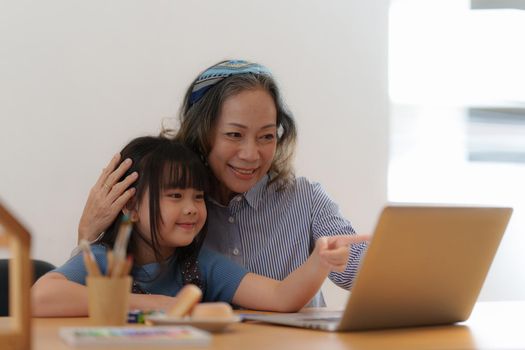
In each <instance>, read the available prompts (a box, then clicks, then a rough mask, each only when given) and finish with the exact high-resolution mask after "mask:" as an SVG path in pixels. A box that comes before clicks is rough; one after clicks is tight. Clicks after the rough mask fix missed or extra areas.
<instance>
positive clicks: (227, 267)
mask: <svg viewBox="0 0 525 350" xmlns="http://www.w3.org/2000/svg"><path fill="white" fill-rule="evenodd" d="M121 154H122V159H126V158H130V159H132V161H133V166H132V167H131V168H130V169H129V170H128V173H127V174H126V175H125V176H127V175H128V174H131V173H132V172H135V171H136V172H138V173H139V174H141V175H140V177H139V179H138V181H137V182H136V184H135V188H136V195H135V196H134V197H133V198H132V199H131V200H130V201H129V202H128V203H127V205H126V207H125V209H124V210H123V213H121V214H120V215H119V216H118V217H117V218H116V219H115V221H114V222H113V223H112V225H111V226H110V227H109V229H108V230H107V231H106V232H105V233H104V235H103V236H102V237H101V239H100V240H98V241H97V242H96V243H94V244H93V245H92V250H93V253H94V255H95V258H96V260H97V263H98V264H99V266H100V267H101V270H102V271H103V272H104V271H105V270H106V268H107V262H106V252H107V250H108V249H110V248H112V246H113V244H114V242H115V238H116V234H117V231H118V228H119V224H120V221H121V218H122V215H124V214H127V215H128V216H129V217H130V218H131V221H132V222H133V230H132V234H131V238H130V242H129V245H128V253H129V254H131V255H132V256H133V262H134V266H133V269H132V271H131V274H132V277H133V280H134V282H133V293H132V295H131V298H130V308H132V309H170V308H171V307H172V306H173V305H174V303H176V298H174V296H175V295H176V294H177V292H178V291H179V290H180V289H181V288H182V287H183V286H184V285H185V284H188V283H193V284H196V285H197V286H198V287H200V288H201V290H202V292H203V300H204V301H225V302H228V303H233V304H236V305H239V306H241V307H243V308H249V309H260V310H270V311H282V312H290V311H296V310H298V309H300V308H301V307H303V306H304V305H305V304H306V303H307V302H308V301H309V300H310V299H311V298H312V297H313V296H314V295H315V293H316V292H317V290H318V289H319V288H320V286H321V284H322V282H323V281H324V279H325V277H326V276H327V274H328V273H329V272H330V271H331V270H335V271H341V270H344V268H345V266H346V262H347V259H348V252H349V249H348V245H349V244H352V243H357V242H358V241H361V240H362V239H363V238H362V237H359V236H355V235H354V236H333V237H323V238H321V239H318V240H317V242H316V244H315V248H314V250H313V252H312V254H311V255H310V257H309V259H308V260H307V261H306V262H305V263H304V264H303V265H301V266H300V267H298V268H297V269H296V270H295V271H293V272H292V273H291V274H290V275H289V276H288V277H287V278H285V279H284V280H283V281H278V280H273V279H270V278H267V277H263V276H260V275H256V274H253V273H249V272H247V271H246V269H244V268H243V267H241V266H239V265H237V264H235V263H234V262H232V261H231V260H229V259H228V258H226V257H224V256H222V255H220V254H218V253H216V252H214V251H211V250H208V249H205V248H203V249H201V245H202V242H203V240H204V237H205V235H206V204H205V193H206V191H207V189H208V179H209V175H208V172H207V169H206V168H205V166H204V165H203V164H202V163H201V161H200V159H199V158H198V156H196V155H195V154H194V153H193V152H192V151H190V150H189V149H187V148H186V147H185V146H183V145H182V144H180V143H178V142H177V141H173V140H169V139H166V138H163V137H141V138H137V139H135V140H133V141H132V142H130V143H129V144H128V145H127V146H126V147H125V148H124V149H123V150H122V153H121ZM107 190H108V191H110V190H111V189H109V188H108V189H107ZM284 209H285V208H283V210H284ZM275 220H278V218H275ZM261 239H263V238H261ZM86 274H87V272H86V269H85V267H84V264H83V260H82V255H81V254H78V255H76V256H74V257H72V258H71V259H70V260H69V261H67V262H66V263H65V264H64V265H62V266H61V267H59V268H57V269H56V270H54V271H53V272H50V273H48V274H47V275H45V276H44V277H42V278H41V279H39V280H38V281H37V282H36V283H35V285H34V286H33V312H34V315H35V316H84V315H87V310H88V306H87V289H86V287H85V278H86Z"/></svg>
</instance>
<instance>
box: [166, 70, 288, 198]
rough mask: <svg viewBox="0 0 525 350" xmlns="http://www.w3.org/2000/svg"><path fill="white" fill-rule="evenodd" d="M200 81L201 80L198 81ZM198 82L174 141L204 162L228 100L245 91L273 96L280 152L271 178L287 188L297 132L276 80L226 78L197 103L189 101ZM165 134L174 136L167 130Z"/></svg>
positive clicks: (243, 76)
mask: <svg viewBox="0 0 525 350" xmlns="http://www.w3.org/2000/svg"><path fill="white" fill-rule="evenodd" d="M197 79H198V78H197ZM197 79H195V81H193V83H192V84H191V85H190V86H189V88H188V90H187V91H186V95H185V97H184V102H183V105H182V107H181V109H180V112H179V121H180V128H179V130H178V131H177V133H176V135H175V138H176V139H177V140H179V141H181V142H182V143H184V144H185V145H187V146H188V147H190V148H191V149H192V150H193V151H194V152H196V153H198V154H199V155H200V156H201V157H202V158H203V160H205V159H206V158H207V157H208V155H209V153H210V151H211V144H212V137H213V127H214V126H215V123H216V120H217V118H218V116H219V113H220V111H221V108H222V105H223V103H224V101H225V100H226V99H228V98H229V97H231V96H234V95H236V94H239V93H240V92H243V91H246V90H254V89H263V90H265V91H267V92H268V93H269V94H270V96H271V97H272V99H273V101H274V103H275V107H276V110H277V130H278V132H277V149H276V153H275V156H274V159H273V161H272V164H271V167H270V174H272V179H271V181H270V183H272V182H277V183H278V184H279V186H278V188H284V187H285V186H286V185H287V184H288V183H290V181H291V180H292V179H293V177H294V172H293V166H292V162H293V156H294V152H295V144H296V138H297V129H296V126H295V121H294V118H293V116H292V114H291V112H290V111H289V110H288V109H287V107H286V105H285V104H284V101H283V100H282V98H281V94H280V92H279V88H278V86H277V83H276V82H275V80H274V78H273V77H272V76H271V75H267V74H254V73H245V74H238V75H232V76H230V77H227V78H224V79H223V80H222V81H221V82H220V83H217V84H216V85H215V86H213V87H212V88H210V89H209V90H208V91H207V92H206V93H205V95H204V96H203V97H202V98H200V100H199V101H198V102H196V103H195V104H192V103H191V102H190V98H191V93H192V89H193V86H194V84H195V83H196V81H197ZM164 132H165V134H166V135H170V134H172V133H173V131H172V130H165V131H164Z"/></svg>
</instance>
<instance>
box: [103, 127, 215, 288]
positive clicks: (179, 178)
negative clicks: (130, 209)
mask: <svg viewBox="0 0 525 350" xmlns="http://www.w3.org/2000/svg"><path fill="white" fill-rule="evenodd" d="M120 154H121V159H122V160H125V159H127V158H130V159H131V160H132V161H133V164H132V166H131V167H130V169H129V170H128V171H127V172H126V174H124V175H123V176H122V178H121V179H120V180H119V181H122V180H124V178H125V177H126V176H128V175H130V174H131V173H132V172H134V171H136V172H137V173H138V174H139V177H138V180H137V181H136V182H135V183H134V184H133V185H132V186H134V187H135V188H136V193H135V196H134V197H133V199H131V201H133V202H132V203H131V204H132V205H133V206H138V204H139V203H140V201H142V200H143V199H144V195H145V194H146V193H148V197H149V217H150V232H151V242H150V241H149V240H147V239H145V238H144V237H143V235H142V234H141V232H138V230H137V227H136V225H133V230H132V233H131V237H130V241H129V245H128V253H129V254H131V255H132V256H136V254H137V253H138V251H137V249H138V242H139V241H142V242H144V243H146V244H147V245H149V246H150V248H151V249H152V250H153V252H154V254H155V257H156V260H157V262H159V263H161V266H164V264H162V263H163V261H162V257H161V254H160V249H159V229H160V225H161V222H162V217H161V211H160V198H161V195H162V191H163V190H165V189H170V188H181V189H185V188H195V189H197V190H199V191H204V192H205V193H206V192H207V191H208V187H209V185H208V183H209V178H208V171H207V169H206V167H205V166H204V164H202V162H201V161H200V159H199V157H198V156H197V155H196V154H195V153H193V152H192V151H191V150H190V149H188V148H187V147H186V146H184V145H183V144H181V143H180V142H177V141H174V140H170V139H168V138H165V137H153V136H145V137H139V138H136V139H134V140H132V141H131V142H130V143H129V144H128V145H127V146H125V147H124V149H122V151H121V153H120ZM122 216H123V214H122V213H120V214H119V215H118V216H117V218H116V219H115V220H114V221H113V223H112V224H111V225H110V226H109V228H108V229H107V230H106V231H105V233H104V235H103V236H102V237H101V239H100V242H101V243H103V244H106V245H108V246H109V247H113V245H114V244H115V240H116V237H117V233H118V230H119V225H120V222H121V220H122ZM205 235H206V224H205V225H204V227H203V229H202V230H201V232H200V233H199V234H198V235H197V236H196V237H195V239H194V240H193V242H192V243H191V244H189V245H188V246H186V247H179V248H177V249H176V250H175V257H174V258H175V259H176V260H175V263H176V264H177V265H178V266H179V268H180V270H181V271H182V273H183V277H184V276H185V273H184V272H185V271H189V270H193V271H194V270H195V269H196V268H197V264H196V262H197V255H198V253H199V250H200V248H201V246H202V242H203V240H204V237H205ZM161 271H162V269H161ZM187 275H193V274H187ZM183 282H184V284H186V283H193V284H197V285H199V286H200V285H202V284H201V281H200V277H199V273H196V274H195V275H194V276H193V277H191V278H190V279H188V280H186V278H184V281H183Z"/></svg>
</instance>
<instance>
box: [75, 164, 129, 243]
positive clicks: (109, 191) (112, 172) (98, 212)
mask: <svg viewBox="0 0 525 350" xmlns="http://www.w3.org/2000/svg"><path fill="white" fill-rule="evenodd" d="M119 161H120V154H116V155H115V156H113V158H112V159H111V161H110V162H109V164H108V165H107V167H105V168H104V169H103V170H102V174H100V177H99V178H98V180H97V182H96V183H95V185H94V186H93V187H92V188H91V190H90V192H89V196H88V199H87V202H86V205H85V206H84V210H83V212H82V217H81V218H80V222H79V225H78V240H79V241H80V240H81V239H87V240H88V241H94V240H95V239H96V238H97V237H98V235H99V234H100V233H101V232H102V231H104V230H105V229H107V228H108V226H109V225H110V224H111V222H112V221H113V220H114V219H115V218H116V217H117V215H118V213H119V212H120V211H121V210H122V208H124V205H126V203H127V202H128V200H129V199H130V198H131V197H133V195H134V194H135V188H129V186H130V185H131V184H133V183H134V182H135V181H136V180H137V178H138V174H137V173H136V172H134V173H132V174H130V175H128V176H127V177H126V178H125V179H124V180H122V181H121V182H118V180H119V179H120V178H121V177H122V176H123V175H124V174H125V173H126V171H127V170H128V169H129V168H130V166H131V163H132V162H131V159H126V160H125V161H123V162H122V163H120V165H119ZM117 165H118V167H117Z"/></svg>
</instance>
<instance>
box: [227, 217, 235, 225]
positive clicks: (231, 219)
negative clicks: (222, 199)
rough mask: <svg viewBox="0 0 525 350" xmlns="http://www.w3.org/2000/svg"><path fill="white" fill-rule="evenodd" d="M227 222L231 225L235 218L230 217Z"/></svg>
mask: <svg viewBox="0 0 525 350" xmlns="http://www.w3.org/2000/svg"><path fill="white" fill-rule="evenodd" d="M228 221H229V222H230V223H231V224H233V223H234V222H235V218H234V217H233V216H230V217H229V218H228Z"/></svg>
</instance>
